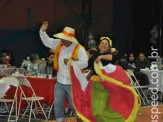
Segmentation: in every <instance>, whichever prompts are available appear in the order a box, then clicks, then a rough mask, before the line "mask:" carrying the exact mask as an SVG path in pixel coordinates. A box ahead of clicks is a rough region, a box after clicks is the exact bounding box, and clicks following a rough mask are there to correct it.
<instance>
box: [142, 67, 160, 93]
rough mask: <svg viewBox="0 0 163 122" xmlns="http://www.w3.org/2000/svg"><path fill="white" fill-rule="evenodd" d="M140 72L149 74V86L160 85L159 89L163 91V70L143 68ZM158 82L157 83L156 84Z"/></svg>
mask: <svg viewBox="0 0 163 122" xmlns="http://www.w3.org/2000/svg"><path fill="white" fill-rule="evenodd" d="M140 72H143V73H145V74H146V75H147V76H148V78H149V82H150V85H149V88H156V87H158V91H160V92H163V70H149V69H141V70H140ZM152 81H153V82H152ZM156 82H157V84H155V83H156Z"/></svg>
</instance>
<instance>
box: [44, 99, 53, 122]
mask: <svg viewBox="0 0 163 122" xmlns="http://www.w3.org/2000/svg"><path fill="white" fill-rule="evenodd" d="M53 107H54V102H53V103H52V104H51V105H50V106H48V107H44V108H43V109H44V110H45V113H46V114H47V118H48V120H49V119H50V114H51V111H52V109H53Z"/></svg>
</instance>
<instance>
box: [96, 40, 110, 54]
mask: <svg viewBox="0 0 163 122" xmlns="http://www.w3.org/2000/svg"><path fill="white" fill-rule="evenodd" d="M98 48H99V50H100V53H105V52H107V51H108V50H109V48H110V46H109V42H108V40H106V39H104V40H102V41H101V42H100V44H99V45H98Z"/></svg>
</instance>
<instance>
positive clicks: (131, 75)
mask: <svg viewBox="0 0 163 122" xmlns="http://www.w3.org/2000/svg"><path fill="white" fill-rule="evenodd" d="M127 75H128V77H129V79H130V85H131V86H132V87H133V88H135V90H136V91H137V93H138V94H139V96H140V99H141V100H142V101H143V103H144V105H145V104H146V102H147V103H149V100H148V98H147V96H146V94H145V93H144V91H143V88H148V86H140V84H139V82H138V80H137V78H136V77H135V75H134V73H133V72H132V71H131V70H130V69H128V70H127Z"/></svg>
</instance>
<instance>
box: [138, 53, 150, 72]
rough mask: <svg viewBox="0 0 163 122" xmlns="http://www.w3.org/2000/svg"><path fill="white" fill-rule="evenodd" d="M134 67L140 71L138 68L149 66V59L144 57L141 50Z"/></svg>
mask: <svg viewBox="0 0 163 122" xmlns="http://www.w3.org/2000/svg"><path fill="white" fill-rule="evenodd" d="M136 67H137V69H138V71H140V69H145V68H150V61H149V60H148V59H147V58H146V56H145V54H144V53H143V52H140V53H139V55H138V59H137V60H136Z"/></svg>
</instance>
